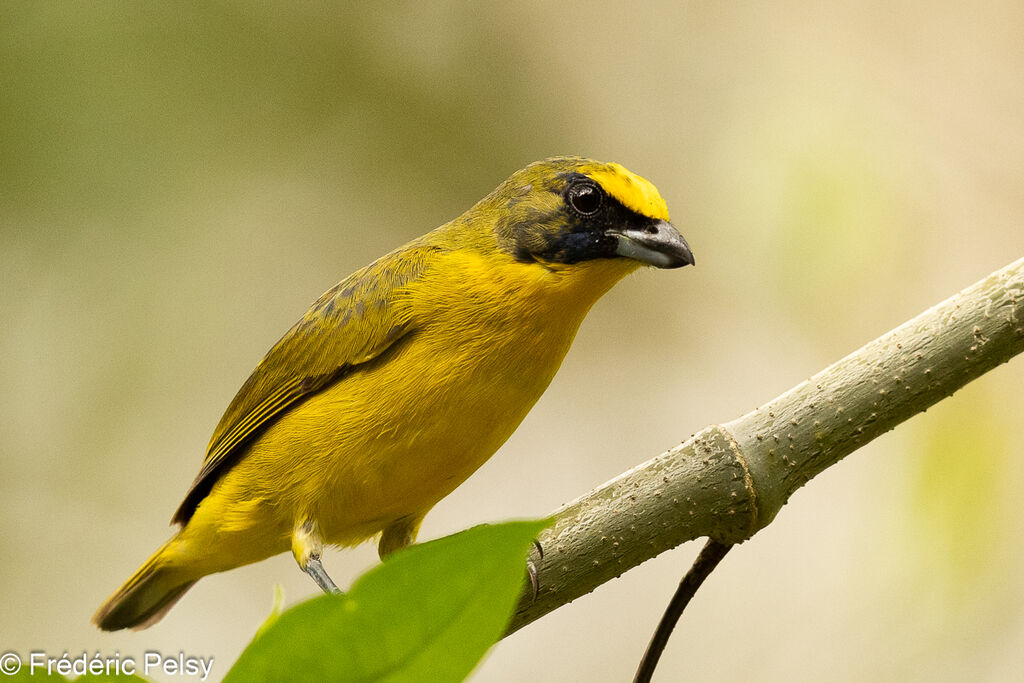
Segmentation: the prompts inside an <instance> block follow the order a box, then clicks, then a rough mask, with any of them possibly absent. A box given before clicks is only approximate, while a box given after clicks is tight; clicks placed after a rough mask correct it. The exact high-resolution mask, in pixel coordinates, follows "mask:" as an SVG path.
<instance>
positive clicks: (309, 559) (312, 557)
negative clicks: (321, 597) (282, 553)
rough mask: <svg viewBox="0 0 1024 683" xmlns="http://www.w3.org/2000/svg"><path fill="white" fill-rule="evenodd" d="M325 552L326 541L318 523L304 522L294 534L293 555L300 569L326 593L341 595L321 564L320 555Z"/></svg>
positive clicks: (297, 527)
mask: <svg viewBox="0 0 1024 683" xmlns="http://www.w3.org/2000/svg"><path fill="white" fill-rule="evenodd" d="M323 550H324V541H323V539H322V538H321V537H320V531H319V530H318V529H317V527H316V522H314V521H312V520H309V519H307V520H303V521H302V522H301V523H300V524H299V525H298V526H296V527H295V531H293V532H292V555H294V556H295V561H296V562H298V563H299V568H300V569H302V571H304V572H306V573H307V574H309V575H310V576H311V577H312V578H313V580H314V581H316V584H317V585H318V586H320V588H321V589H323V591H324V593H341V590H340V589H339V588H338V586H337V584H335V583H334V581H332V580H331V577H330V576H328V575H327V571H326V570H325V569H324V566H323V565H322V564H321V563H320V555H321V554H322V553H323Z"/></svg>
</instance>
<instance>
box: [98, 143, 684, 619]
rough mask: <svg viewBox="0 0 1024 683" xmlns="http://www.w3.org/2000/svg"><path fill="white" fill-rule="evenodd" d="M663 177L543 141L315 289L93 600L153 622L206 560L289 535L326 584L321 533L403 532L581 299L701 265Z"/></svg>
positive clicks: (407, 538) (514, 415)
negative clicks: (549, 150)
mask: <svg viewBox="0 0 1024 683" xmlns="http://www.w3.org/2000/svg"><path fill="white" fill-rule="evenodd" d="M693 264H694V257H693V252H692V251H691V249H690V247H689V245H688V244H687V242H686V240H685V239H684V238H683V237H682V235H680V233H679V232H678V231H677V230H676V229H675V228H674V227H673V226H672V224H671V223H670V222H669V214H668V208H667V206H666V203H665V201H664V199H662V197H661V195H660V193H659V192H658V190H657V188H656V187H655V186H654V185H653V184H652V183H651V182H649V181H648V180H646V179H645V178H643V177H641V176H639V175H636V174H634V173H632V172H631V171H629V170H627V169H626V168H625V167H623V166H622V165H620V164H618V163H604V162H599V161H595V160H592V159H586V158H580V157H571V156H563V157H552V158H549V159H545V160H543V161H538V162H534V163H532V164H530V165H528V166H526V167H525V168H522V169H520V170H519V171H517V172H515V173H514V174H512V176H510V177H509V178H508V179H507V180H505V181H504V182H503V183H501V184H500V185H499V186H498V187H497V188H496V189H495V190H494V191H492V192H491V193H490V194H488V195H487V196H486V197H484V198H483V199H482V200H480V201H479V202H477V203H476V204H475V205H474V206H473V207H472V208H470V209H469V210H468V211H466V212H465V213H463V214H462V215H461V216H459V217H458V218H456V219H454V220H452V221H450V222H448V223H446V224H444V225H442V226H440V227H438V228H436V229H434V230H432V231H431V232H428V233H427V234H425V235H423V236H422V237H419V238H416V239H413V240H412V241H411V242H409V243H407V244H405V245H404V246H401V247H399V248H397V249H395V250H394V251H392V252H391V253H389V254H387V255H385V256H383V257H381V258H379V259H378V260H376V261H374V262H373V263H371V264H370V265H368V266H366V267H364V268H362V269H360V270H357V271H356V272H354V273H352V274H351V275H349V276H348V277H346V278H345V279H343V280H342V281H341V282H339V283H338V284H337V285H335V286H334V287H332V288H331V289H329V290H328V291H327V292H325V293H324V294H323V295H322V296H321V297H320V298H319V299H317V300H316V301H315V302H314V303H313V304H312V306H311V307H310V308H309V310H308V311H306V313H305V314H304V315H303V316H302V317H301V318H300V319H299V320H298V322H296V323H295V325H294V326H292V328H291V329H290V330H288V332H287V333H285V335H284V336H283V337H282V338H281V339H280V340H279V341H278V342H277V343H276V344H275V345H274V346H273V347H272V348H271V349H270V351H269V352H268V353H267V354H266V356H265V357H264V358H263V360H262V361H260V363H259V364H258V365H257V366H256V368H255V370H253V372H252V374H251V375H250V376H249V378H248V379H247V380H246V381H245V383H244V384H243V385H242V387H241V389H239V391H238V393H237V395H236V396H235V397H234V399H233V400H232V401H231V403H230V405H229V406H228V408H227V410H226V412H225V413H224V416H223V417H222V418H221V420H220V422H219V423H218V424H217V426H216V428H215V429H214V432H213V435H212V437H211V439H210V443H209V446H208V449H207V452H206V455H205V458H204V460H203V463H202V466H201V468H200V470H199V473H198V475H197V476H196V477H195V480H194V481H193V483H192V485H191V487H190V488H189V489H188V491H187V493H186V494H185V498H184V500H183V501H182V503H181V505H180V506H179V507H178V509H177V511H176V512H175V513H174V516H173V519H172V525H175V524H176V525H179V528H178V529H177V531H176V532H175V533H174V534H173V535H172V536H171V538H170V539H169V540H168V541H167V542H166V543H164V544H163V545H162V546H161V547H160V548H159V549H158V550H157V551H156V552H155V553H153V555H152V556H151V557H150V558H149V559H148V560H147V561H146V562H145V563H144V564H143V565H142V566H141V567H140V568H139V569H138V570H137V571H136V572H135V573H134V574H133V575H132V576H131V577H130V578H129V579H128V580H127V581H126V582H125V583H124V584H123V585H122V586H121V587H120V588H119V589H118V590H117V591H116V592H115V593H114V594H113V595H111V596H110V597H109V598H108V599H107V600H106V601H105V602H104V603H103V604H102V606H101V607H100V608H99V609H98V611H97V612H96V614H95V615H94V617H93V622H94V623H95V624H96V625H97V626H98V627H99V628H100V629H103V630H106V631H114V630H119V629H124V628H134V629H141V628H146V627H148V626H150V625H152V624H154V623H155V622H157V621H159V620H160V619H161V618H162V617H163V616H164V615H165V614H166V613H167V612H168V611H169V610H170V609H171V608H172V607H173V606H174V605H175V604H176V603H177V601H178V600H179V599H180V598H181V597H182V595H184V593H185V592H186V591H187V590H188V589H189V588H190V587H191V586H192V585H193V584H194V583H195V582H196V581H198V580H199V579H200V578H202V577H204V576H207V575H209V574H213V573H216V572H223V571H227V570H230V569H233V568H236V567H239V566H242V565H246V564H250V563H253V562H258V561H261V560H264V559H266V558H268V557H271V556H274V555H277V554H280V553H284V552H288V551H291V552H292V554H293V556H294V558H295V560H296V562H297V563H298V565H299V567H300V568H301V569H302V570H303V571H304V572H306V573H307V574H308V575H310V577H312V578H313V580H314V581H316V583H317V584H318V585H319V586H320V588H322V589H323V590H325V591H328V592H337V590H338V589H337V586H336V585H335V583H334V582H333V580H332V579H331V578H330V576H329V575H328V574H327V572H326V571H325V569H324V568H323V564H322V562H321V557H322V553H323V549H324V547H325V546H334V547H348V546H353V545H356V544H359V543H362V542H364V541H368V540H371V539H377V549H378V553H379V555H380V557H381V558H382V559H384V558H386V557H387V556H389V555H391V554H392V553H394V552H396V551H398V550H400V549H401V548H404V547H406V546H408V545H409V544H411V543H413V542H414V541H415V540H416V536H417V533H418V531H419V527H420V523H421V522H422V520H423V518H424V516H425V515H426V514H427V512H428V511H429V510H430V509H431V508H432V507H433V506H434V505H435V504H436V503H437V502H438V501H440V500H441V499H442V498H444V497H445V496H447V495H448V494H449V493H451V492H452V491H453V490H454V489H455V488H456V487H457V486H458V485H459V484H461V483H462V482H463V481H465V480H466V479H467V478H468V477H469V476H470V475H471V474H472V473H473V472H474V471H475V470H476V469H477V468H479V467H480V466H481V465H482V464H483V463H484V462H485V461H487V460H488V459H489V458H490V457H491V456H492V455H493V454H494V453H495V451H497V450H498V448H499V447H500V446H501V445H502V444H503V443H504V442H505V440H506V439H508V437H509V436H511V434H512V433H513V432H514V431H515V429H516V428H517V427H518V426H519V424H520V422H521V421H522V420H523V418H524V417H525V416H526V414H527V413H528V412H529V410H530V409H531V408H532V407H533V405H534V403H535V402H536V401H537V400H538V399H539V398H540V396H541V394H542V393H543V392H544V390H545V389H546V388H547V386H548V384H549V383H550V382H551V380H552V378H553V377H554V375H555V373H556V371H557V370H558V368H559V366H560V365H561V363H562V360H563V358H564V357H565V355H566V353H567V352H568V351H569V347H570V345H571V344H572V341H573V339H574V337H575V335H576V332H577V330H578V328H579V326H580V324H581V323H582V321H583V319H584V317H585V316H586V314H587V313H588V311H589V310H590V308H591V307H592V306H593V304H594V303H595V302H596V301H597V300H598V299H599V298H600V297H601V296H602V295H604V294H605V293H606V292H607V291H608V290H609V289H610V288H611V287H612V286H613V285H614V284H616V283H617V282H618V281H620V280H621V279H622V278H624V277H625V276H626V275H628V274H630V273H632V272H634V271H635V270H637V269H638V268H641V267H643V266H653V267H656V268H662V269H670V268H678V267H681V266H687V265H693Z"/></svg>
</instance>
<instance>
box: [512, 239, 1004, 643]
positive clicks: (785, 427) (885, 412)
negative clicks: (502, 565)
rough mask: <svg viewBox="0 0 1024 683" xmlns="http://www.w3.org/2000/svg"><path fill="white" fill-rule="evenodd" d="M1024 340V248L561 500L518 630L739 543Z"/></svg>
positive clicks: (519, 614) (516, 625)
mask: <svg viewBox="0 0 1024 683" xmlns="http://www.w3.org/2000/svg"><path fill="white" fill-rule="evenodd" d="M1022 350H1024V259H1020V260H1018V261H1015V262H1014V263H1011V264H1010V265H1008V266H1006V267H1005V268H1003V269H1001V270H998V271H996V272H994V273H992V274H991V275H989V276H988V277H986V278H985V279H983V280H980V281H979V282H976V283H975V284H973V285H971V286H970V287H968V288H967V289H965V290H963V291H962V292H960V293H959V294H957V295H955V296H953V297H950V298H949V299H947V300H945V301H943V302H942V303H940V304H938V305H936V306H934V307H932V308H931V309H929V310H927V311H925V312H924V313H922V314H921V315H919V316H917V317H916V318H914V319H913V320H910V321H909V322H907V323H904V324H903V325H901V326H900V327H898V328H896V329H895V330H892V331H891V332H889V333H887V334H885V335H883V336H881V337H879V338H878V339H876V340H875V341H873V342H871V343H869V344H867V345H865V346H864V347H862V348H860V349H859V350H857V351H855V352H854V353H852V354H850V355H849V356H847V357H846V358H844V359H842V360H840V361H839V362H837V363H835V364H834V365H832V366H830V367H828V368H826V369H824V370H822V371H821V372H819V373H818V374H816V375H815V376H814V377H812V378H810V379H809V380H806V381H805V382H802V383H801V384H799V385H797V386H795V387H793V388H792V389H790V390H789V391H787V392H786V393H784V394H782V395H781V396H779V397H777V398H775V399H773V400H772V401H770V402H769V403H767V404H765V405H763V406H761V407H760V408H758V409H756V410H754V411H753V412H751V413H747V414H746V415H744V416H743V417H740V418H739V419H736V420H733V421H732V422H727V423H725V424H722V425H712V426H710V427H706V428H705V429H703V430H702V431H700V432H699V433H698V434H696V435H694V436H693V437H692V438H691V439H690V440H689V441H687V442H685V443H683V444H681V445H679V446H677V447H675V448H673V449H672V450H670V451H668V452H666V453H662V454H661V455H659V456H657V457H655V458H653V459H651V460H649V461H647V462H645V463H643V464H641V465H638V466H637V467H634V468H633V469H631V470H629V471H627V472H624V473H623V474H621V475H619V476H618V477H616V478H615V479H613V480H611V481H609V482H607V483H606V484H604V485H602V486H600V487H598V488H597V489H595V490H593V491H591V492H590V493H588V494H587V495H585V496H583V497H582V498H579V499H578V500H576V501H574V502H572V503H569V504H568V505H566V506H564V507H562V508H561V509H559V510H558V511H556V512H555V513H554V515H553V517H554V518H555V523H554V525H553V526H552V527H551V528H549V529H548V530H547V531H546V532H545V533H544V534H542V535H541V537H540V538H539V539H538V540H539V541H540V543H541V545H542V546H543V548H544V556H543V557H539V556H534V557H533V558H532V559H533V562H534V563H535V566H536V569H537V574H538V577H539V592H538V594H537V596H536V599H534V596H533V594H532V591H531V592H529V593H528V594H524V595H523V597H522V599H521V600H520V603H519V607H518V609H517V611H516V614H515V616H514V617H513V620H512V624H511V625H510V626H509V630H508V632H509V633H512V632H514V631H516V630H518V629H520V628H522V627H523V626H525V625H526V624H528V623H530V622H532V621H534V620H535V619H538V618H540V617H542V616H544V615H545V614H547V613H548V612H550V611H552V610H554V609H556V608H558V607H560V606H562V605H564V604H566V603H568V602H571V601H572V600H575V599H576V598H578V597H580V596H581V595H585V594H587V593H589V592H590V591H592V590H594V589H595V588H596V587H597V586H599V585H601V584H602V583H604V582H606V581H609V580H611V579H613V578H615V577H617V576H619V575H620V574H622V573H623V572H625V571H626V570H628V569H631V568H632V567H635V566H637V565H639V564H640V563H641V562H644V561H645V560H648V559H650V558H652V557H654V556H655V555H658V554H659V553H661V552H663V551H665V550H668V549H670V548H674V547H675V546H677V545H680V544H681V543H684V542H686V541H690V540H693V539H695V538H699V537H701V536H708V537H710V538H712V539H714V540H716V541H719V542H721V543H725V544H730V543H739V542H742V541H744V540H746V539H748V538H750V537H751V536H752V535H753V534H754V533H755V532H757V531H758V530H759V529H761V528H763V527H764V526H766V525H767V524H768V523H769V522H771V521H772V519H774V517H775V515H776V514H777V513H778V511H779V510H780V509H781V508H782V506H783V505H784V504H785V502H786V501H787V500H788V499H789V497H790V496H791V495H792V494H793V492H794V491H796V490H797V489H798V488H800V487H801V486H803V485H804V484H805V483H807V482H808V481H809V480H810V479H811V478H812V477H814V476H815V475H817V474H818V473H820V472H822V471H823V470H825V469H826V468H828V467H830V466H831V465H834V464H835V463H837V462H838V461H839V460H841V459H842V458H844V457H845V456H847V455H849V454H850V453H852V452H853V451H855V450H856V449H858V448H860V447H861V446H863V445H864V444H866V443H868V442H869V441H871V440H872V439H874V438H875V437H877V436H880V435H881V434H884V433H885V432H887V431H889V430H891V429H893V428H894V427H896V425H898V424H900V423H901V422H903V421H904V420H906V419H908V418H910V417H911V416H913V415H915V414H917V413H919V412H922V411H924V410H926V409H927V408H929V407H931V406H932V405H934V404H936V403H937V402H939V401H941V400H942V399H943V398H945V397H947V396H950V395H951V394H953V392H955V391H956V390H957V389H959V388H960V387H962V386H964V385H965V384H967V383H968V382H970V381H971V380H973V379H975V378H977V377H980V376H981V375H983V374H985V373H986V372H988V371H989V370H991V369H992V368H994V367H996V366H997V365H1000V364H1001V363H1005V362H1006V361H1007V360H1009V359H1010V358H1011V357H1013V356H1014V355H1016V354H1018V353H1020V352H1021V351H1022Z"/></svg>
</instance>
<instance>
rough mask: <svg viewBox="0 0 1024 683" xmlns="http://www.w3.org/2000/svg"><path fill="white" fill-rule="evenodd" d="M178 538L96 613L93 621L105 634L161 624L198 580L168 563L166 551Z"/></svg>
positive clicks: (147, 561) (152, 557) (154, 556)
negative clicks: (185, 574) (169, 611)
mask: <svg viewBox="0 0 1024 683" xmlns="http://www.w3.org/2000/svg"><path fill="white" fill-rule="evenodd" d="M176 540H177V537H174V538H172V539H171V540H170V541H168V542H167V543H165V544H164V545H163V546H161V547H160V549H159V550H157V551H156V552H155V553H153V555H152V556H151V557H150V558H149V559H148V560H146V563H145V564H143V565H142V566H141V567H139V568H138V570H136V572H135V573H134V574H132V576H131V578H129V579H128V580H127V581H125V582H124V585H123V586H121V587H120V588H118V589H117V591H116V592H115V593H114V594H113V595H111V596H110V597H109V598H107V599H106V601H105V602H104V603H103V604H102V605H101V606H100V608H99V609H98V610H96V614H94V615H93V617H92V621H93V623H94V624H96V625H97V626H99V627H100V628H101V629H103V630H104V631H118V630H120V629H123V628H133V629H144V628H148V627H149V626H152V625H153V624H155V623H156V622H158V621H160V619H162V618H163V616H164V615H165V614H167V612H168V610H170V609H171V608H172V607H174V604H175V603H176V602H177V601H178V600H179V599H180V598H181V596H182V595H184V594H185V591H187V590H188V589H189V588H191V587H192V584H194V583H195V582H196V579H194V578H190V577H188V576H183V575H182V572H181V571H180V570H179V569H177V568H175V567H172V566H170V565H169V564H168V562H167V555H168V553H167V550H168V548H169V547H170V546H171V545H172V544H173V543H174V542H175V541H176Z"/></svg>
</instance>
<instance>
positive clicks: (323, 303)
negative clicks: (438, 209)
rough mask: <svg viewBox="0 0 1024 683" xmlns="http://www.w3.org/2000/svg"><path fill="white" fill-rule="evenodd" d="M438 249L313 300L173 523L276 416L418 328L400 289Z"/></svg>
mask: <svg viewBox="0 0 1024 683" xmlns="http://www.w3.org/2000/svg"><path fill="white" fill-rule="evenodd" d="M438 250H439V249H438V247H434V246H429V245H425V244H422V241H421V240H420V241H417V242H413V243H412V244H410V245H408V246H406V247H403V248H401V249H399V250H397V251H394V252H392V253H390V254H388V255H387V256H384V257H382V258H380V259H378V260H377V261H375V262H373V263H371V264H370V265H369V266H366V267H365V268H363V269H361V270H358V271H356V272H355V273H353V274H352V275H350V276H349V277H347V278H345V279H344V280H342V281H341V282H339V283H338V284H337V285H335V286H334V287H332V288H331V289H329V290H327V291H326V292H325V293H324V294H323V296H321V297H320V298H319V299H318V300H317V301H316V302H315V303H314V304H313V305H312V306H311V307H310V309H309V310H308V311H307V312H306V314H305V315H304V316H303V317H302V319H300V320H299V321H298V322H297V323H295V325H293V326H292V328H291V329H290V330H288V332H287V333H285V335H284V336H283V337H282V338H281V339H280V341H278V342H277V344H275V345H274V347H273V348H271V349H270V351H269V352H268V353H267V355H266V356H265V357H264V358H263V360H262V361H260V363H259V365H257V366H256V369H255V370H253V373H252V374H251V375H250V376H249V379H247V380H246V381H245V384H243V385H242V388H241V389H239V391H238V394H236V395H235V398H234V400H232V401H231V405H229V406H228V409H227V411H226V412H225V413H224V416H223V417H222V418H221V420H220V423H219V424H218V425H217V428H216V429H214V431H213V436H212V437H211V439H210V445H209V446H208V447H207V452H206V457H205V458H204V460H203V466H202V468H201V469H200V470H199V474H198V475H197V476H196V478H195V481H193V483H192V486H191V487H190V488H189V490H188V493H187V494H186V495H185V500H184V501H182V503H181V505H180V506H179V507H178V510H177V511H176V512H175V513H174V517H173V519H172V520H171V521H172V523H174V522H180V523H181V524H185V523H187V522H188V520H189V519H190V518H191V517H192V514H193V513H194V512H195V509H196V507H197V506H198V505H199V503H200V501H201V500H202V499H203V498H205V497H206V495H207V494H209V492H210V491H211V489H212V488H213V486H214V484H215V483H216V482H217V481H218V480H219V479H220V478H221V477H222V476H224V473H225V472H227V471H228V470H229V469H230V468H231V466H232V465H233V464H234V463H235V462H237V461H238V459H239V458H240V457H241V456H242V455H243V454H244V453H245V450H246V446H247V444H248V443H250V442H251V441H252V439H254V438H255V437H256V436H258V435H259V434H260V433H261V432H262V430H263V429H265V428H266V427H267V426H268V425H269V424H271V423H272V422H273V421H274V420H275V419H277V418H278V417H280V416H281V415H283V414H284V413H285V412H286V411H287V410H289V409H290V408H292V407H293V406H295V405H296V404H298V403H299V402H301V401H302V400H303V399H304V398H305V397H307V396H309V395H311V394H313V393H315V392H317V391H320V390H321V389H323V388H325V387H327V386H329V385H331V384H334V383H335V382H340V381H344V378H345V376H346V375H347V374H349V373H350V372H351V371H352V370H353V369H354V368H356V367H358V366H359V365H360V364H362V363H366V362H368V361H370V360H372V359H374V358H376V357H377V356H379V355H380V354H381V353H383V352H384V351H385V350H387V349H388V348H390V347H391V346H393V345H394V344H395V343H396V342H398V341H399V340H400V339H402V338H403V337H404V336H406V335H407V334H409V333H410V332H411V331H413V330H414V329H415V322H414V321H413V320H412V319H411V312H410V310H409V307H408V306H407V305H406V304H405V300H404V297H403V296H402V289H403V288H404V287H405V286H406V285H408V284H409V283H410V282H412V281H413V280H415V279H417V278H419V277H420V276H421V275H422V274H423V272H424V270H425V269H426V264H427V262H428V260H429V258H430V256H431V254H433V253H435V252H437V251H438Z"/></svg>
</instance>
